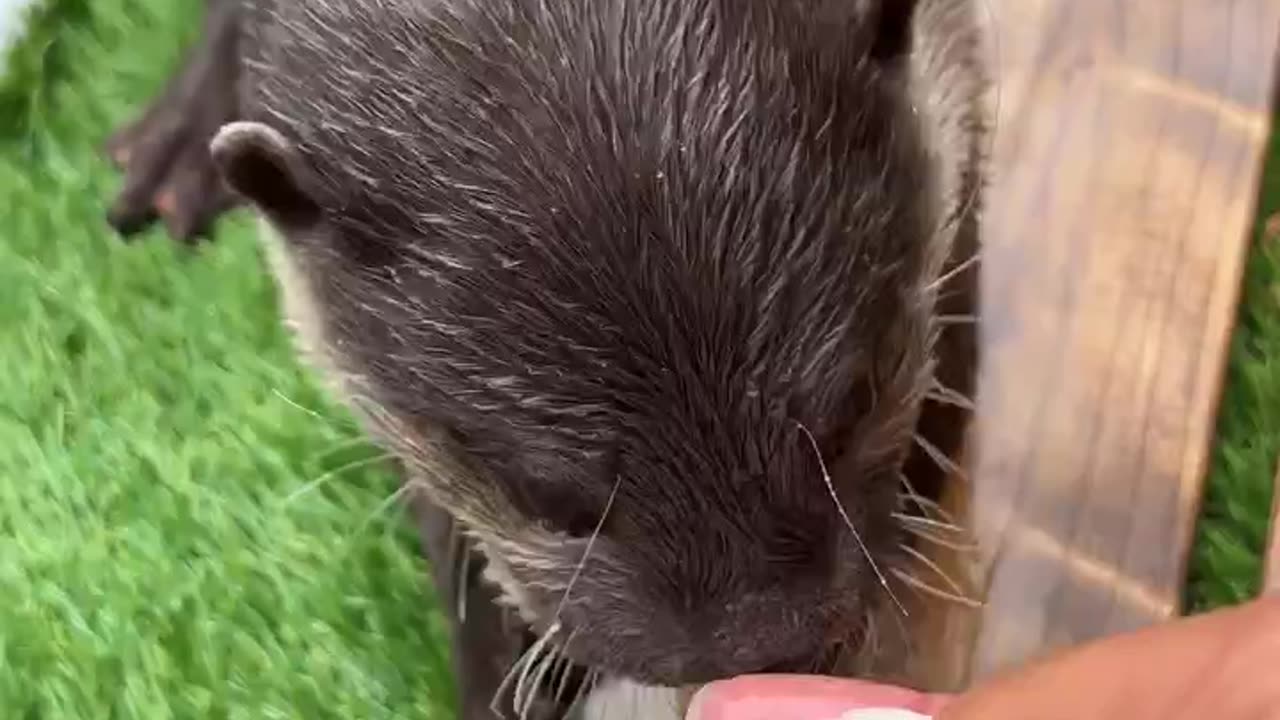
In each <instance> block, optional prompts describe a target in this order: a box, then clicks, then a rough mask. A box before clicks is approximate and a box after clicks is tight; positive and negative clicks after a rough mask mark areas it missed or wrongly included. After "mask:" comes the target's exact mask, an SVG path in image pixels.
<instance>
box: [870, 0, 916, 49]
mask: <svg viewBox="0 0 1280 720" xmlns="http://www.w3.org/2000/svg"><path fill="white" fill-rule="evenodd" d="M918 4H919V3H918V2H917V0H877V2H876V7H875V9H874V12H875V33H876V35H875V41H874V42H873V43H872V45H871V56H872V57H873V58H876V59H877V60H883V61H893V60H897V59H898V58H901V57H902V56H904V55H906V54H908V53H910V52H911V44H912V33H913V32H914V30H915V14H916V5H918Z"/></svg>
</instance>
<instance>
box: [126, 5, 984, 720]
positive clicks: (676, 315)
mask: <svg viewBox="0 0 1280 720" xmlns="http://www.w3.org/2000/svg"><path fill="white" fill-rule="evenodd" d="M971 1H972V0H811V1H809V2H801V1H799V0H751V1H750V2H742V1H740V0H556V1H555V2H546V1H544V0H207V5H206V11H205V18H204V28H203V33H202V35H201V39H200V41H199V43H198V44H197V45H195V46H194V47H193V48H192V49H191V50H190V52H189V55H188V57H187V59H186V61H185V63H184V65H183V66H182V67H181V68H180V70H179V71H178V72H177V73H176V74H175V75H174V77H173V79H172V80H171V81H170V83H169V85H168V87H167V88H165V89H164V90H163V91H162V92H161V93H160V94H159V96H158V97H157V98H156V99H155V100H154V101H153V102H152V103H151V105H150V107H149V108H148V109H147V110H146V111H145V112H144V113H143V114H142V115H141V116H140V117H139V118H138V119H137V120H136V121H134V122H132V123H130V124H128V125H127V126H125V127H124V128H123V129H121V130H119V131H118V132H116V133H115V134H114V135H113V136H112V137H111V138H110V140H109V141H108V143H107V147H106V149H107V152H108V153H109V154H110V156H111V157H112V158H113V159H114V160H115V161H116V163H117V164H118V166H119V167H120V168H121V169H122V170H123V174H124V183H123V187H122V188H121V189H120V191H119V194H118V196H117V197H116V199H115V201H114V203H113V206H112V207H111V209H110V210H109V212H108V219H109V221H110V223H111V224H112V225H113V226H114V227H115V228H116V229H117V230H118V231H119V232H120V233H121V234H123V235H125V236H132V235H134V234H136V233H138V232H140V231H142V230H143V229H145V228H147V227H149V226H150V224H151V223H152V222H154V221H155V220H157V219H162V220H163V221H164V222H165V224H166V225H167V226H168V231H169V233H170V234H171V235H172V236H173V237H175V238H177V239H180V240H195V239H198V238H200V237H203V236H205V235H207V234H208V230H209V228H210V227H211V226H212V224H213V222H214V221H215V219H216V218H218V217H219V216H220V215H221V214H222V213H224V212H225V211H227V210H229V209H231V208H233V207H240V206H247V207H248V208H250V209H252V211H254V212H255V213H256V215H257V216H258V217H259V218H260V221H261V227H262V236H263V243H264V248H265V251H266V254H267V256H268V259H269V262H270V266H271V268H272V269H273V272H274V274H275V276H276V279H277V281H278V286H279V289H280V293H281V297H282V307H283V309H284V314H285V316H286V317H285V320H286V321H287V323H288V324H289V326H290V327H291V328H292V330H293V334H294V337H295V339H296V342H297V346H298V348H299V351H300V353H301V354H302V355H303V356H304V357H305V358H306V359H307V361H308V362H309V363H311V365H312V366H313V367H315V368H317V369H318V371H319V372H320V373H321V375H322V376H323V377H325V378H327V379H328V380H329V381H330V383H331V388H332V389H333V391H334V392H335V393H337V394H338V395H339V396H340V397H342V398H343V399H345V400H346V401H347V402H348V403H349V405H350V406H351V407H352V408H353V409H354V410H355V411H356V413H357V414H358V415H359V416H360V417H361V418H362V420H363V421H364V422H365V423H366V425H367V427H368V428H369V431H370V433H371V435H372V436H373V437H375V438H376V439H377V440H378V441H379V442H381V443H383V444H384V445H385V446H387V447H388V448H389V449H390V450H391V451H392V452H393V454H394V455H395V456H396V457H397V458H398V460H399V462H400V464H401V465H402V468H403V472H404V478H405V482H406V483H407V484H408V485H409V486H410V487H411V488H412V489H413V495H412V497H413V506H414V509H415V512H416V515H417V518H418V523H419V525H420V526H421V533H422V538H423V547H424V551H425V554H426V555H427V557H428V558H429V560H430V563H429V564H430V566H431V568H432V572H433V574H434V582H435V584H436V586H437V588H438V590H439V592H440V595H441V597H443V598H445V600H446V602H445V611H446V613H447V614H448V616H449V617H450V620H451V623H452V630H453V648H452V650H453V656H454V663H455V666H454V669H455V675H456V677H457V681H458V683H459V687H460V692H459V698H460V700H459V702H460V713H461V716H462V717H464V718H467V719H468V720H474V719H477V718H489V717H495V716H507V715H519V716H521V717H547V718H556V717H570V716H576V717H596V718H607V717H611V716H613V715H616V714H619V713H621V712H630V713H635V712H638V713H639V714H638V715H637V716H638V717H645V718H663V717H678V715H679V713H680V704H681V703H680V698H681V696H682V693H686V692H687V690H688V689H689V688H691V687H696V686H697V685H698V684H700V683H705V682H707V681H711V680H714V679H718V678H724V677H728V676H732V675H737V674H742V673H749V672H824V673H842V672H843V673H848V672H859V671H860V670H858V669H857V668H855V667H854V666H855V665H857V666H858V667H862V666H861V665H859V663H860V662H861V661H858V662H853V661H851V660H850V658H858V657H861V656H864V655H866V653H865V652H862V651H863V650H865V648H866V647H868V646H869V640H868V637H867V636H868V625H869V623H870V622H871V618H872V617H873V616H875V615H876V614H877V613H882V612H885V611H886V608H888V609H889V612H891V613H892V612H895V610H894V609H895V607H897V606H900V597H901V596H902V595H903V594H904V593H906V592H910V591H911V590H912V589H913V587H912V585H911V584H909V583H904V582H902V580H903V579H908V580H909V579H910V576H909V574H907V573H904V572H903V571H901V569H900V568H901V567H903V564H904V563H906V562H908V561H909V560H910V559H911V558H910V557H909V554H908V552H907V549H909V548H910V547H911V542H912V541H913V540H912V539H913V535H912V532H911V526H910V523H909V522H908V521H909V520H910V519H911V518H912V517H914V516H913V513H917V512H918V511H919V510H920V508H925V507H927V506H928V504H929V498H930V497H932V493H935V492H936V488H937V486H938V481H937V478H938V477H940V476H941V474H942V473H940V472H937V471H936V470H937V467H936V466H937V465H939V464H944V465H945V461H940V458H945V457H947V456H949V455H950V454H952V453H954V452H955V451H956V449H957V448H958V446H959V443H960V438H961V436H962V434H963V432H962V429H961V428H962V427H963V424H964V423H963V421H964V418H965V417H966V416H967V412H968V410H967V408H966V404H965V403H964V402H963V401H961V400H959V398H962V397H964V396H966V395H967V394H968V393H970V392H971V390H972V386H973V377H974V368H975V367H976V365H977V360H978V357H977V349H976V343H975V342H974V337H975V335H976V329H975V328H976V323H975V320H976V318H977V317H978V315H979V313H978V304H977V292H976V277H977V272H978V263H977V258H978V233H977V228H978V217H979V215H980V209H981V207H982V202H981V190H982V185H983V182H982V179H983V177H984V169H983V168H984V158H983V154H984V153H983V148H984V142H983V138H984V133H985V122H984V115H983V112H982V107H983V106H982V103H981V97H982V95H983V93H984V92H985V85H986V79H985V74H984V70H983V66H982V62H981V61H980V57H981V51H980V47H981V43H980V40H981V37H980V33H979V25H978V23H977V22H976V19H975V17H974V14H973V8H972V6H971ZM931 468H932V470H931ZM928 478H933V479H932V480H930V479H928Z"/></svg>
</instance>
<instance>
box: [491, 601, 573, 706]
mask: <svg viewBox="0 0 1280 720" xmlns="http://www.w3.org/2000/svg"><path fill="white" fill-rule="evenodd" d="M558 629H559V625H556V624H554V623H553V624H552V625H551V627H549V628H547V631H546V632H545V633H543V634H542V636H540V637H539V638H538V639H537V640H535V641H534V642H533V644H531V645H530V646H529V647H527V648H525V651H524V652H523V653H521V654H520V657H519V658H517V659H516V661H515V662H514V663H512V664H511V667H510V668H508V669H507V673H506V675H503V676H502V682H500V683H499V684H498V688H497V690H495V691H494V693H493V699H492V700H491V701H490V703H489V709H490V710H492V711H493V712H494V714H496V715H499V716H505V713H503V712H502V711H501V710H499V709H498V707H499V704H500V698H501V696H502V695H503V693H505V692H506V691H507V690H508V689H509V688H510V686H511V683H512V682H515V689H514V692H513V693H512V698H511V700H512V702H511V707H512V709H513V710H516V711H517V712H518V711H519V709H520V706H521V703H522V700H523V698H524V687H525V682H526V680H527V679H528V675H529V672H530V671H531V670H532V668H533V665H534V664H535V663H536V662H537V661H538V658H539V656H540V655H541V654H542V650H543V648H545V647H546V645H547V643H549V642H550V641H551V636H552V635H554V634H555V632H556V631H557V630H558Z"/></svg>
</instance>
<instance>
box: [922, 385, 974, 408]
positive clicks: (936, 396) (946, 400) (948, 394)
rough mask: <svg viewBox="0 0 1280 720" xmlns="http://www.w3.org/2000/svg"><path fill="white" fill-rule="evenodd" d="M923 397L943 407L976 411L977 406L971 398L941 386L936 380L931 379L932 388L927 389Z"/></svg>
mask: <svg viewBox="0 0 1280 720" xmlns="http://www.w3.org/2000/svg"><path fill="white" fill-rule="evenodd" d="M925 397H927V398H929V399H930V400H933V401H935V402H940V403H943V404H945V405H954V406H955V407H958V408H960V409H962V410H967V411H969V412H974V411H975V410H976V409H977V405H976V404H975V403H974V402H973V399H972V398H969V397H967V396H966V395H965V394H964V393H962V392H960V391H958V390H955V389H953V388H949V387H947V386H946V385H943V384H942V383H941V382H939V381H938V379H937V378H934V379H933V387H932V388H930V389H929V392H927V393H926V394H925Z"/></svg>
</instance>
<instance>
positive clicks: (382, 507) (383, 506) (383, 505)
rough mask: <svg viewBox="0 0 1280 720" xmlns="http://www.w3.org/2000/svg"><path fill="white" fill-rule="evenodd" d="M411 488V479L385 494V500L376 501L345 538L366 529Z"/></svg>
mask: <svg viewBox="0 0 1280 720" xmlns="http://www.w3.org/2000/svg"><path fill="white" fill-rule="evenodd" d="M413 489H414V481H412V480H410V481H409V482H406V483H404V484H403V485H401V486H400V487H398V488H396V491H395V492H393V493H391V494H390V495H388V496H387V498H386V499H385V500H383V501H382V502H380V503H378V506H377V507H376V508H374V509H373V512H371V513H369V514H368V515H367V516H366V517H365V518H364V520H362V521H361V522H360V526H359V527H358V528H356V531H355V532H354V533H352V534H351V535H350V536H348V537H347V539H348V540H350V539H351V538H353V537H356V536H358V535H360V534H362V533H363V532H364V531H365V530H366V529H368V527H369V524H370V523H372V522H373V521H374V520H376V519H377V518H378V517H379V516H381V515H382V514H383V513H384V512H386V511H387V508H389V507H391V506H392V505H395V504H396V503H397V502H399V501H400V500H402V499H404V496H406V495H408V494H409V493H410V492H412V490H413Z"/></svg>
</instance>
